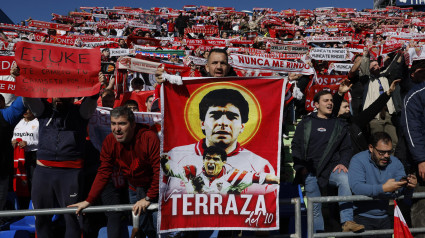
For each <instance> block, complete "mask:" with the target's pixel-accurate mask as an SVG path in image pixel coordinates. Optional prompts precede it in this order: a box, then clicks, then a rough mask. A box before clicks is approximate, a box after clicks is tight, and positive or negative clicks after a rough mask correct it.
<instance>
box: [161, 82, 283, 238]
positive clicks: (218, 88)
mask: <svg viewBox="0 0 425 238" xmlns="http://www.w3.org/2000/svg"><path fill="white" fill-rule="evenodd" d="M285 86H286V82H285V80H283V79H278V78H233V77H226V78H195V79H193V78H192V79H190V80H189V79H188V80H183V85H181V86H176V85H171V84H168V83H165V84H164V86H163V88H162V99H161V102H163V103H162V107H163V108H162V110H163V117H164V118H163V127H162V128H163V153H164V154H166V156H162V157H161V169H162V170H161V180H160V182H161V184H160V220H159V227H160V232H161V233H162V232H168V231H177V230H211V229H214V230H274V229H278V228H279V217H278V214H279V211H278V207H279V206H278V191H279V186H278V183H279V182H280V179H279V177H278V176H279V174H280V168H279V164H280V148H281V122H282V110H283V102H284V92H285ZM272 99H273V100H272Z"/></svg>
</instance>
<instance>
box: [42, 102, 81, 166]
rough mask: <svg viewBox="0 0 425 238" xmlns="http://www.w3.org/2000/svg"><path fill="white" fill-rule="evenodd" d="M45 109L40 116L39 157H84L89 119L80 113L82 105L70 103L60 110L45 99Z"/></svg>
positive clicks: (46, 158) (57, 158) (62, 158)
mask: <svg viewBox="0 0 425 238" xmlns="http://www.w3.org/2000/svg"><path fill="white" fill-rule="evenodd" d="M43 103H44V111H43V114H42V115H41V116H38V117H37V118H38V121H39V135H40V139H39V142H38V150H37V159H40V160H51V161H70V160H77V159H82V158H83V152H84V142H85V140H86V136H87V123H88V120H87V119H83V118H82V117H81V115H80V105H74V104H72V105H70V106H69V107H68V108H67V109H65V110H63V111H61V112H59V111H56V110H54V109H53V106H52V104H50V103H48V102H46V101H43Z"/></svg>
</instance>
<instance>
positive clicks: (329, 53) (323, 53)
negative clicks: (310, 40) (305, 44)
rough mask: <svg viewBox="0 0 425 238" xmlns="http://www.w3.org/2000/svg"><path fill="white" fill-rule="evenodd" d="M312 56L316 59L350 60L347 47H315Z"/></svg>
mask: <svg viewBox="0 0 425 238" xmlns="http://www.w3.org/2000/svg"><path fill="white" fill-rule="evenodd" d="M310 57H311V58H312V59H315V60H325V61H346V60H348V53H347V49H339V48H313V49H311V50H310Z"/></svg>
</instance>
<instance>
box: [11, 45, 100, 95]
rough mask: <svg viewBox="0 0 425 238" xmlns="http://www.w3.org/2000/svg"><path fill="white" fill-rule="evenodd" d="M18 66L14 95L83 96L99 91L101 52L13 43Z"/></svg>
mask: <svg viewBox="0 0 425 238" xmlns="http://www.w3.org/2000/svg"><path fill="white" fill-rule="evenodd" d="M15 60H16V63H17V64H18V66H19V68H20V75H19V76H18V77H16V91H15V94H16V95H19V96H24V97H41V98H49V97H84V96H92V95H94V94H96V93H98V92H99V89H100V83H99V78H98V77H99V76H98V75H99V72H100V51H99V50H98V49H82V48H75V47H61V46H57V45H51V44H43V43H30V42H26V41H20V42H18V43H16V51H15Z"/></svg>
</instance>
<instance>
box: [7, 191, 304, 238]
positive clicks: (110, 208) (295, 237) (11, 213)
mask: <svg viewBox="0 0 425 238" xmlns="http://www.w3.org/2000/svg"><path fill="white" fill-rule="evenodd" d="M279 203H281V204H289V203H290V204H293V205H294V208H295V209H294V214H295V215H294V216H295V217H294V218H295V233H294V234H290V235H289V237H290V238H301V199H300V198H291V199H280V200H279ZM132 209H133V205H132V204H122V205H103V206H90V207H88V208H86V209H84V210H82V213H96V212H118V211H131V210H132ZM156 209H158V204H151V205H150V206H149V207H148V210H156ZM76 210H77V208H75V207H66V208H44V209H33V210H6V211H0V217H16V216H19V217H20V216H38V215H54V214H58V215H59V214H74V213H75V212H76ZM138 226H139V216H135V215H134V213H133V227H138Z"/></svg>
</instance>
